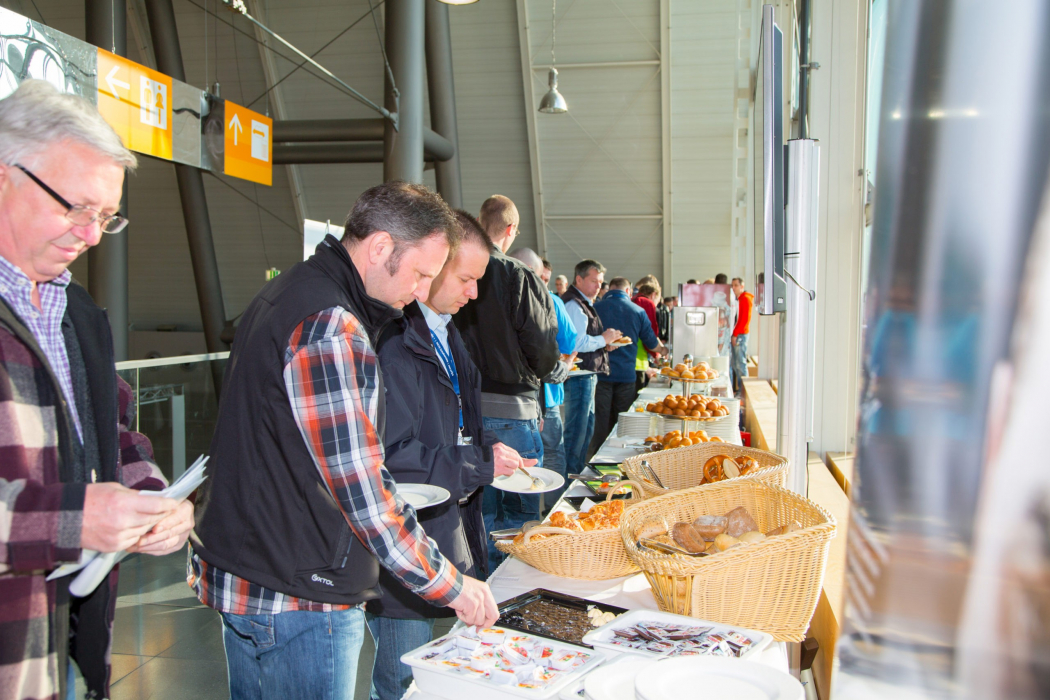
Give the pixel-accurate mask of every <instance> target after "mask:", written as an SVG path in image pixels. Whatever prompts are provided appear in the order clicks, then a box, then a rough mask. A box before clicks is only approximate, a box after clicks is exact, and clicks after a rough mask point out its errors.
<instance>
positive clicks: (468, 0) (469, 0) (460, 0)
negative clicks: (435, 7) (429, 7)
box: [438, 0, 478, 5]
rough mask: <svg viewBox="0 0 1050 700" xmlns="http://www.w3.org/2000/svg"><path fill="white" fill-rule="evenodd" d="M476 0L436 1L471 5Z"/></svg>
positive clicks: (447, 3)
mask: <svg viewBox="0 0 1050 700" xmlns="http://www.w3.org/2000/svg"><path fill="white" fill-rule="evenodd" d="M477 1H478V0H438V2H443V3H445V4H446V5H472V4H473V3H476V2H477Z"/></svg>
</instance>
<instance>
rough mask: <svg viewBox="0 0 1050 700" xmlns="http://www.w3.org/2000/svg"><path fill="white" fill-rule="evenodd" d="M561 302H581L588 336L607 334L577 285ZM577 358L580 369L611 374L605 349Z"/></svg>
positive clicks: (572, 286) (562, 297)
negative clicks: (585, 317)
mask: <svg viewBox="0 0 1050 700" xmlns="http://www.w3.org/2000/svg"><path fill="white" fill-rule="evenodd" d="M561 300H562V301H564V302H565V303H566V304H568V303H569V302H570V301H576V302H579V304H580V307H581V308H582V309H583V313H584V314H585V315H586V316H587V335H601V334H602V333H604V332H605V326H604V325H603V324H602V320H601V319H600V318H598V312H597V311H595V310H594V307H593V306H592V305H591V303H590V301H589V300H588V299H587V297H585V296H583V292H581V291H580V290H579V289H576V285H574V284H573V285H569V288H568V289H567V290H565V293H564V294H562V295H561ZM577 357H578V358H579V360H580V369H586V370H590V371H591V372H597V373H598V374H608V373H609V351H608V350H606V349H605V348H604V347H601V348H598V349H597V350H595V351H594V352H581V353H580V354H579V355H577Z"/></svg>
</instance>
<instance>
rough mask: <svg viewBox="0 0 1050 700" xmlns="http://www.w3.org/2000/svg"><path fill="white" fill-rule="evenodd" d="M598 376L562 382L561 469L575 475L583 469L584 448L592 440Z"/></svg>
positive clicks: (585, 455) (593, 375) (570, 378)
mask: <svg viewBox="0 0 1050 700" xmlns="http://www.w3.org/2000/svg"><path fill="white" fill-rule="evenodd" d="M597 386H598V375H597V374H588V375H585V376H583V377H569V378H568V379H567V380H565V468H566V469H567V470H568V472H569V473H571V474H579V473H580V472H582V471H583V468H584V467H586V466H587V457H588V455H587V448H589V447H590V445H591V438H592V437H594V390H595V387H597Z"/></svg>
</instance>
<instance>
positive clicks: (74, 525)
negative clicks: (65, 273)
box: [0, 282, 164, 699]
mask: <svg viewBox="0 0 1050 700" xmlns="http://www.w3.org/2000/svg"><path fill="white" fill-rule="evenodd" d="M66 299H67V304H66V316H65V318H64V319H63V322H62V326H63V331H64V333H63V334H64V336H65V339H66V350H67V353H68V354H69V360H70V369H71V373H72V376H73V380H74V387H75V388H74V391H75V392H76V394H75V397H74V398H75V400H76V403H77V410H78V413H79V415H80V416H81V425H82V427H83V428H84V430H85V437H88V436H89V433H91V432H93V434H94V436H95V438H94V445H92V446H91V448H90V449H89V450H88V451H89V452H90V453H91V454H92V455H93V457H92V458H91V459H90V460H89V461H90V462H91V464H89V465H82V466H86V467H87V469H88V471H90V470H91V469H94V470H95V479H96V480H97V481H119V482H120V483H121V484H123V485H124V486H127V487H129V488H133V489H139V490H154V491H155V490H159V489H162V488H164V481H163V477H162V476H160V470H159V469H158V468H157V466H156V464H155V463H154V462H153V452H152V448H151V446H150V443H149V440H147V439H146V438H145V437H144V436H143V435H140V434H138V433H135V432H132V431H131V430H130V426H132V425H134V422H135V397H134V393H133V391H132V389H131V387H130V386H128V385H127V383H126V382H124V381H123V380H121V379H120V378H119V377H117V375H116V371H115V369H114V367H113V339H112V336H111V335H110V328H109V321H108V320H107V318H106V313H105V311H103V310H102V309H100V308H99V307H98V306H96V305H95V302H94V301H92V299H91V296H90V295H89V294H88V293H87V291H86V290H84V288H83V287H81V286H80V285H78V284H76V283H75V282H73V283H70V285H69V286H68V288H67V290H66ZM78 378H79V379H78ZM81 387H82V390H81ZM0 402H3V403H4V404H7V405H8V411H7V418H5V420H4V421H2V422H0V480H2V482H6V484H7V485H8V488H7V489H4V488H0V497H3V498H4V500H5V501H6V503H5V506H6V507H5V508H0V511H2V512H0V532H2V533H5V534H4V535H3V536H0V547H4V549H5V551H6V553H7V557H6V558H5V560H4V561H3V563H0V605H3V607H4V615H3V618H4V620H3V624H0V666H3V667H4V669H5V672H4V674H2V675H0V697H2V698H5V699H6V698H23V697H25V698H36V699H39V698H61V699H64V698H65V697H66V667H67V658H68V657H69V656H72V657H73V658H74V659H76V661H77V664H78V665H79V666H80V669H81V671H82V673H83V676H84V680H85V682H86V684H87V688H88V690H89V691H90V692H92V693H94V694H95V695H96V696H97V697H107V696H108V695H109V674H110V665H109V658H110V642H111V633H112V625H113V613H114V610H115V609H116V596H117V570H116V569H114V570H113V571H112V572H111V573H110V574H109V576H108V577H107V580H105V581H103V582H102V584H101V585H99V587H98V588H96V589H95V590H94V591H93V592H92V593H91V594H90V595H88V596H87V597H84V598H72V599H71V597H70V595H69V584H70V581H71V580H72V578H73V577H72V576H63V577H62V578H59V579H56V580H54V581H45V580H44V578H45V576H46V575H47V574H48V573H50V571H51V570H52V569H54V568H55V567H57V566H58V565H60V564H63V563H66V562H73V561H76V560H77V559H79V558H80V552H81V549H80V535H81V532H80V530H81V520H82V517H83V510H84V494H85V488H86V486H87V483H86V481H85V480H82V479H78V478H77V477H76V476H75V475H74V469H75V462H76V460H77V458H78V457H77V455H78V453H81V454H83V449H80V444H81V443H80V440H79V438H78V436H77V429H76V425H75V423H74V421H73V417H72V414H71V413H70V411H69V407H68V405H67V402H66V400H65V396H64V394H63V392H62V388H61V385H60V384H59V382H58V379H57V378H56V376H55V373H54V371H53V370H52V368H51V365H50V363H49V362H48V360H47V356H46V355H45V354H44V351H43V350H42V349H41V348H40V346H39V344H38V343H37V340H36V337H35V336H34V335H33V334H32V333H31V332H30V331H29V329H28V328H26V326H25V325H24V324H23V323H22V320H21V319H20V318H19V317H18V316H17V315H16V314H15V313H14V312H13V311H12V310H11V309H10V308H9V307H8V305H7V304H6V303H3V302H0ZM89 423H93V427H94V430H93V431H89V430H88V425H89ZM26 438H30V439H32V444H28V445H26V444H24V440H25V439H26ZM27 448H28V449H27ZM8 499H10V500H8ZM56 670H57V674H56V673H55V671H56Z"/></svg>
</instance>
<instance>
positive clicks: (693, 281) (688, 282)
mask: <svg viewBox="0 0 1050 700" xmlns="http://www.w3.org/2000/svg"><path fill="white" fill-rule="evenodd" d="M685 283H686V284H699V283H698V282H697V281H696V280H686V281H685Z"/></svg>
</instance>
